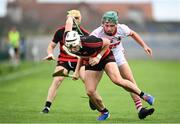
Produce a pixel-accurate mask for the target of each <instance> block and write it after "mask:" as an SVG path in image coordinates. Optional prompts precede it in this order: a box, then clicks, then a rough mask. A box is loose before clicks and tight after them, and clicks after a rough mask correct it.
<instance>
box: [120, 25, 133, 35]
mask: <svg viewBox="0 0 180 124" xmlns="http://www.w3.org/2000/svg"><path fill="white" fill-rule="evenodd" d="M121 30H122V33H123V36H124V37H127V36H129V35H130V34H131V29H130V28H129V27H128V26H127V25H125V24H122V25H121Z"/></svg>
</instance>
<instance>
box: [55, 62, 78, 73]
mask: <svg viewBox="0 0 180 124" xmlns="http://www.w3.org/2000/svg"><path fill="white" fill-rule="evenodd" d="M76 65H77V62H70V61H67V62H66V61H58V62H57V65H56V66H62V67H64V68H65V69H67V70H68V73H69V71H75V69H76Z"/></svg>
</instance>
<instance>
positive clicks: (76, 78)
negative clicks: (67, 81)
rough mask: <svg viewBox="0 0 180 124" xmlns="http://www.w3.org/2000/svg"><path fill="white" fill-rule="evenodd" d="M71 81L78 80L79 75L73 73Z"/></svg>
mask: <svg viewBox="0 0 180 124" xmlns="http://www.w3.org/2000/svg"><path fill="white" fill-rule="evenodd" d="M72 79H73V80H78V79H79V73H78V72H74V73H73V77H72Z"/></svg>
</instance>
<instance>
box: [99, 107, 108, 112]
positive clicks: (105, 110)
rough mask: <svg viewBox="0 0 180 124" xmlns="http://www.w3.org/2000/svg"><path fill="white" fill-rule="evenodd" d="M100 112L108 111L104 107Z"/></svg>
mask: <svg viewBox="0 0 180 124" xmlns="http://www.w3.org/2000/svg"><path fill="white" fill-rule="evenodd" d="M100 112H103V113H105V112H108V110H107V109H106V108H105V109H103V110H101V111H100Z"/></svg>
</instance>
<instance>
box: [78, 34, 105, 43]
mask: <svg viewBox="0 0 180 124" xmlns="http://www.w3.org/2000/svg"><path fill="white" fill-rule="evenodd" d="M99 40H102V39H101V38H98V37H96V36H94V35H89V36H83V37H81V41H82V42H98V41H99Z"/></svg>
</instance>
